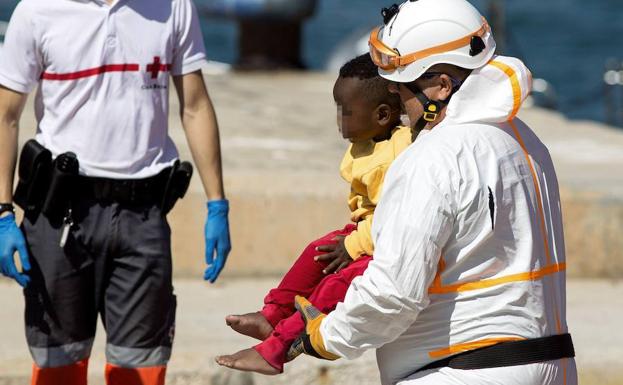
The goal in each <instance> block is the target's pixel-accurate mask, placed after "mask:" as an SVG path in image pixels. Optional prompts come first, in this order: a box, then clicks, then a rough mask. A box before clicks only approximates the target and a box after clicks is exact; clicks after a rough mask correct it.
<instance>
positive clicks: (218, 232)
mask: <svg viewBox="0 0 623 385" xmlns="http://www.w3.org/2000/svg"><path fill="white" fill-rule="evenodd" d="M228 214H229V202H228V201H227V200H226V199H220V200H213V201H208V217H207V218H206V223H205V228H204V231H205V238H206V263H207V264H208V268H207V269H206V271H205V273H204V275H203V279H205V280H206V281H210V283H214V282H215V281H216V279H217V278H218V276H219V274H220V273H221V270H223V267H224V266H225V262H226V261H227V255H229V252H230V251H231V242H230V240H229V221H228V217H227V216H228ZM214 254H216V256H215V255H214Z"/></svg>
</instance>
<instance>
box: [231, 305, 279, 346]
mask: <svg viewBox="0 0 623 385" xmlns="http://www.w3.org/2000/svg"><path fill="white" fill-rule="evenodd" d="M225 322H226V323H227V325H228V326H229V327H231V328H232V329H234V330H235V331H237V332H238V333H240V334H244V335H245V336H249V337H253V338H257V339H258V340H260V341H264V340H265V339H266V338H267V337H268V336H269V335H270V333H272V332H273V327H272V326H271V324H270V323H269V322H268V320H267V319H266V318H265V317H264V316H263V315H262V313H260V312H259V311H258V312H255V313H247V314H243V315H228V316H227V317H225Z"/></svg>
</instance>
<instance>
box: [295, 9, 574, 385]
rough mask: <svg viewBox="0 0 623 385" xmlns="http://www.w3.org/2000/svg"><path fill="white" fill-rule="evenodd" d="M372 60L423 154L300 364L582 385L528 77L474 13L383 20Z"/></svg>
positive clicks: (316, 317)
mask: <svg viewBox="0 0 623 385" xmlns="http://www.w3.org/2000/svg"><path fill="white" fill-rule="evenodd" d="M384 16H385V21H386V24H385V25H384V26H383V27H381V28H379V29H377V30H374V31H373V32H372V34H371V38H370V51H371V52H370V53H371V55H372V58H373V59H374V61H375V63H376V64H377V65H378V66H379V67H380V70H379V73H380V74H381V76H383V77H385V78H387V79H389V80H391V81H393V82H395V83H394V84H393V85H392V87H393V89H394V91H395V92H399V93H400V96H401V99H402V101H403V103H404V106H405V108H406V110H407V113H408V115H409V117H410V120H411V122H414V124H413V125H414V127H415V128H424V130H423V131H422V133H421V134H420V135H419V136H418V138H417V140H416V141H415V142H414V143H413V144H412V145H411V146H410V147H409V148H407V149H406V150H405V152H403V153H402V154H401V155H400V156H399V157H398V158H397V159H396V161H395V162H394V163H393V165H392V166H391V168H390V170H389V172H388V174H387V176H386V179H385V184H384V190H383V195H382V198H381V202H380V203H379V205H378V207H377V210H376V215H375V218H374V223H373V229H372V235H373V239H374V243H375V254H374V260H373V261H372V262H371V263H370V265H369V267H368V269H367V271H366V272H365V273H364V274H363V275H362V276H361V277H358V278H356V279H355V280H354V281H353V283H352V285H351V286H350V288H349V290H348V293H347V294H346V298H345V300H344V303H341V304H339V305H338V306H337V308H336V309H335V311H333V312H332V313H330V314H328V315H326V316H325V315H324V314H320V312H319V311H317V309H315V308H314V307H313V306H312V305H311V304H310V303H309V302H308V301H307V300H305V299H304V298H301V297H298V298H297V305H298V308H299V310H300V311H301V313H302V315H303V317H304V318H305V320H306V321H307V326H306V333H304V334H303V335H301V337H300V338H299V339H298V340H297V341H296V342H295V343H294V344H293V346H292V348H291V350H290V357H293V356H295V355H296V354H297V353H299V352H305V353H308V354H311V355H315V356H317V357H321V358H327V359H336V358H338V357H346V358H351V359H352V358H355V357H358V356H359V355H361V354H362V352H363V351H364V350H366V349H370V348H377V360H378V365H379V369H380V373H381V379H382V383H383V384H396V383H397V384H418V385H421V384H431V385H432V384H435V385H440V384H442V385H443V384H504V385H515V384H516V385H519V384H539V385H541V384H543V385H545V384H556V385H558V384H560V385H563V384H568V385H573V384H576V383H577V373H576V367H575V361H574V359H573V356H574V351H573V344H572V342H571V337H570V335H569V334H568V333H567V324H566V314H565V302H566V298H565V247H564V239H563V229H562V218H561V208H560V198H559V190H558V183H557V180H556V173H555V171H554V166H553V164H552V160H551V158H550V155H549V153H548V151H547V149H546V147H545V146H544V145H543V143H541V141H540V140H539V139H538V138H537V137H536V135H535V134H534V133H533V132H532V131H531V130H530V128H529V127H528V126H527V125H526V124H525V123H523V122H522V121H521V120H519V119H518V118H516V116H515V115H516V114H517V111H518V110H519V107H520V105H521V103H522V101H523V100H524V99H525V98H526V96H527V95H528V94H529V92H530V88H531V74H530V72H529V70H528V69H527V68H526V67H525V66H524V65H523V63H522V62H521V61H520V60H518V59H515V58H510V57H502V56H495V55H494V51H495V41H494V40H493V36H492V34H491V32H490V29H489V26H488V24H487V22H486V20H485V19H484V18H483V17H482V16H481V15H480V14H479V12H478V11H477V10H476V9H475V8H474V7H472V6H471V5H470V4H469V3H468V2H466V1H464V0H419V1H409V2H405V3H404V4H402V5H401V6H400V7H398V6H395V7H393V8H390V9H386V10H385V15H384Z"/></svg>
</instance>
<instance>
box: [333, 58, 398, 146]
mask: <svg viewBox="0 0 623 385" xmlns="http://www.w3.org/2000/svg"><path fill="white" fill-rule="evenodd" d="M388 86H389V81H388V80H385V79H383V78H382V77H380V76H379V74H378V68H377V67H376V65H375V64H374V63H373V62H372V59H370V55H369V54H367V53H366V54H364V55H361V56H357V57H356V58H354V59H352V60H351V61H349V62H348V63H346V64H344V66H342V68H340V75H339V77H338V78H337V80H336V81H335V85H334V86H333V98H334V99H335V103H336V104H337V124H338V126H339V128H340V131H341V132H342V136H343V137H344V138H345V139H348V140H350V141H351V142H358V141H364V140H370V139H375V140H383V139H387V138H388V137H389V136H390V135H391V130H392V129H393V128H394V127H396V126H397V125H399V124H400V111H401V108H400V98H399V97H398V95H396V94H392V93H390V92H389V90H388Z"/></svg>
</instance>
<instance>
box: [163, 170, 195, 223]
mask: <svg viewBox="0 0 623 385" xmlns="http://www.w3.org/2000/svg"><path fill="white" fill-rule="evenodd" d="M192 176H193V166H192V164H190V162H180V161H179V160H176V161H175V163H174V164H173V166H171V172H170V174H169V177H168V179H167V183H166V186H165V189H164V194H163V196H162V203H161V204H160V209H161V210H162V214H163V215H167V213H168V212H169V211H171V209H172V208H173V206H175V202H177V200H178V199H181V198H183V197H184V195H186V191H188V186H189V185H190V179H191V178H192Z"/></svg>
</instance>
